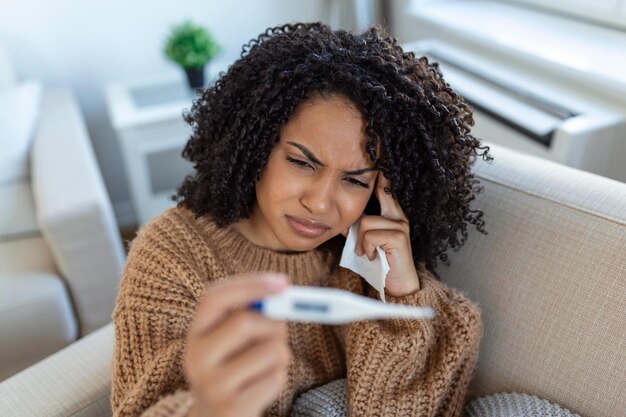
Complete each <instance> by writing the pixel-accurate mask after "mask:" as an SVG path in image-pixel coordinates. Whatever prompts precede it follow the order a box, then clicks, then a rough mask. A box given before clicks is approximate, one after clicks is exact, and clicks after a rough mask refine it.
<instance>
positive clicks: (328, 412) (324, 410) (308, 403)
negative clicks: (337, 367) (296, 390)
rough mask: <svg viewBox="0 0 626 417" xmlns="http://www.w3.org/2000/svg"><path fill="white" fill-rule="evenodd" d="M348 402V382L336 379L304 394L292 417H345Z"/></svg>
mask: <svg viewBox="0 0 626 417" xmlns="http://www.w3.org/2000/svg"><path fill="white" fill-rule="evenodd" d="M346 401H347V399H346V380H345V379H344V378H342V379H336V380H334V381H332V382H329V383H328V384H326V385H322V386H320V387H317V388H314V389H311V390H309V391H307V392H304V393H302V394H301V395H300V396H299V397H298V398H296V401H295V403H294V405H293V408H292V410H291V414H290V417H345V415H346Z"/></svg>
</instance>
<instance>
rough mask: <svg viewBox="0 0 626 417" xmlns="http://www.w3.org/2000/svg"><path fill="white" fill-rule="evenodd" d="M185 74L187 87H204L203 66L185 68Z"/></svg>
mask: <svg viewBox="0 0 626 417" xmlns="http://www.w3.org/2000/svg"><path fill="white" fill-rule="evenodd" d="M185 73H186V74H187V82H188V83H189V88H191V89H192V90H195V89H197V88H202V87H204V67H202V68H185Z"/></svg>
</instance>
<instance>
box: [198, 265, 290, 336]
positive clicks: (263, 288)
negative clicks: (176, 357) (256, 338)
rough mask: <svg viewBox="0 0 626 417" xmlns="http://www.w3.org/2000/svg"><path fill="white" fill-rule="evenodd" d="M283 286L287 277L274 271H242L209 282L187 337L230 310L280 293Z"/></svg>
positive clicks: (210, 325) (217, 319)
mask: <svg viewBox="0 0 626 417" xmlns="http://www.w3.org/2000/svg"><path fill="white" fill-rule="evenodd" d="M286 286H287V277H286V276H285V275H283V274H274V273H256V274H248V275H241V276H239V277H238V278H234V279H230V280H228V281H225V282H221V283H219V284H214V285H212V286H210V287H209V288H208V289H207V291H206V293H205V294H204V296H203V297H202V299H201V300H200V305H199V306H198V309H197V311H196V313H195V318H194V321H193V322H192V324H191V327H190V329H189V338H193V337H198V336H199V335H200V334H202V333H204V332H207V331H210V329H211V328H212V327H213V326H215V325H216V324H217V323H219V322H220V321H221V320H222V319H223V318H224V316H225V315H226V314H227V313H228V312H229V311H230V310H232V309H234V308H237V307H241V306H245V305H248V304H251V303H252V302H253V301H257V300H259V299H261V298H263V297H265V296H268V295H270V294H275V293H279V292H280V291H282V290H283V289H284V288H285V287H286Z"/></svg>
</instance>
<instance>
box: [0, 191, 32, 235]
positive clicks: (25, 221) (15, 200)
mask: <svg viewBox="0 0 626 417" xmlns="http://www.w3.org/2000/svg"><path fill="white" fill-rule="evenodd" d="M0 213H2V215H0V242H2V241H6V240H12V239H18V238H23V237H28V236H34V235H38V234H39V225H38V224H37V218H36V212H35V200H34V199H33V191H32V189H31V185H30V183H29V182H28V181H26V180H21V181H16V182H12V183H5V184H0Z"/></svg>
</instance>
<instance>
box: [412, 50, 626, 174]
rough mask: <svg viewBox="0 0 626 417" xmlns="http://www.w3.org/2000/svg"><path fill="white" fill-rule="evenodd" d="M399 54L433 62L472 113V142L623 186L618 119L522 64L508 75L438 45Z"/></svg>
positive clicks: (624, 156) (484, 60)
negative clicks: (555, 87)
mask: <svg viewBox="0 0 626 417" xmlns="http://www.w3.org/2000/svg"><path fill="white" fill-rule="evenodd" d="M403 49H404V50H405V51H414V52H415V53H416V55H417V56H422V55H426V56H427V57H428V58H429V62H438V63H439V67H440V69H441V71H442V73H443V75H444V79H445V80H446V82H448V83H449V84H450V86H451V87H452V88H453V89H454V90H455V91H457V92H458V93H459V94H461V95H462V96H463V97H464V98H465V100H466V101H467V102H468V103H469V104H470V105H471V106H472V107H473V109H474V120H475V125H474V127H473V128H472V134H473V135H474V136H475V137H477V138H479V139H481V140H482V141H484V142H486V143H487V144H488V143H490V142H491V143H496V144H501V145H503V146H507V147H510V148H513V149H516V150H519V151H522V152H525V153H529V154H532V155H536V156H540V157H543V158H547V159H550V160H553V161H556V162H559V163H562V164H565V165H568V166H571V167H575V168H579V169H582V170H585V171H589V172H594V173H596V174H599V175H603V176H607V177H611V178H614V179H617V180H620V181H626V145H624V140H623V138H621V135H622V134H623V132H624V131H626V129H625V128H624V127H625V125H626V123H625V121H624V117H623V116H622V115H621V114H618V113H615V112H614V111H611V110H609V109H607V108H605V107H602V106H599V105H598V106H595V107H594V105H593V104H592V103H589V102H586V103H583V104H581V103H580V102H577V101H576V100H571V99H569V100H568V96H567V94H559V93H558V92H556V91H555V90H553V89H551V88H550V85H549V83H546V82H545V81H543V82H542V81H541V80H539V79H537V77H535V75H536V74H533V73H532V71H529V70H527V69H524V66H523V65H519V66H518V67H517V68H516V69H515V70H511V65H508V66H506V67H505V66H499V65H498V64H497V62H494V61H492V60H490V59H489V58H488V57H483V56H479V55H477V54H476V53H470V52H468V51H466V50H463V49H461V48H459V47H456V46H452V45H450V44H447V43H445V42H443V41H439V40H430V39H429V40H422V41H418V42H412V43H407V44H404V45H403ZM622 160H623V162H622Z"/></svg>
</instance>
